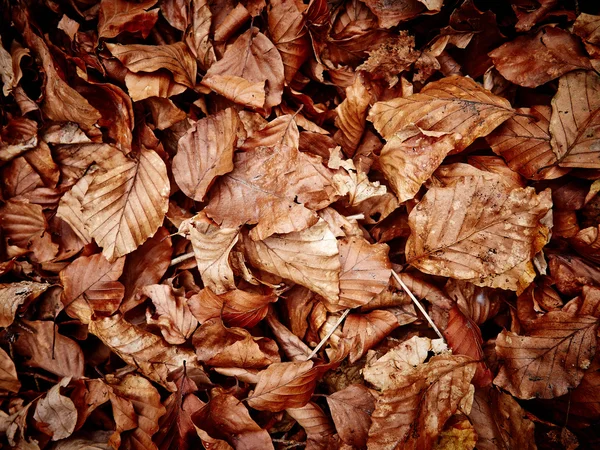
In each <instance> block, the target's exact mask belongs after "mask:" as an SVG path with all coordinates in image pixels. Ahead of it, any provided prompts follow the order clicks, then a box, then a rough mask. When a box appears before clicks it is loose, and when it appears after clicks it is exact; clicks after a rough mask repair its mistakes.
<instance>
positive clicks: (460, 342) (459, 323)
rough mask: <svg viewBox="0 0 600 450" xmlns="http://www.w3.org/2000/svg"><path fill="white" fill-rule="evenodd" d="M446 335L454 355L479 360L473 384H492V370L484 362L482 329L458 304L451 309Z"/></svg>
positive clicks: (478, 385) (480, 385) (481, 385)
mask: <svg viewBox="0 0 600 450" xmlns="http://www.w3.org/2000/svg"><path fill="white" fill-rule="evenodd" d="M444 337H445V338H446V341H447V342H448V347H450V348H451V349H452V353H453V354H454V355H465V356H469V357H471V358H472V359H473V360H475V361H478V362H479V364H477V371H476V372H475V376H474V377H473V380H472V382H473V385H475V386H477V387H483V386H488V385H489V384H491V382H492V372H491V371H490V369H488V367H487V366H486V364H485V362H484V354H483V349H482V347H481V346H482V344H483V338H482V337H481V330H480V329H479V327H478V326H477V324H476V323H475V322H474V321H473V320H471V319H469V318H468V317H467V316H466V315H465V314H464V313H463V312H462V311H461V310H460V309H459V308H458V306H457V305H454V307H453V308H452V309H450V311H449V315H448V325H446V328H445V329H444Z"/></svg>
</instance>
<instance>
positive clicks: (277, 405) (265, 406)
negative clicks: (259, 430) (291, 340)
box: [248, 361, 320, 412]
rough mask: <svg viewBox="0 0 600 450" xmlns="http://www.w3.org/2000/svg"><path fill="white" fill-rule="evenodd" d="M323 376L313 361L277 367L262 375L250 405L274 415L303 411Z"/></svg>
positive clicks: (274, 364)
mask: <svg viewBox="0 0 600 450" xmlns="http://www.w3.org/2000/svg"><path fill="white" fill-rule="evenodd" d="M319 375H320V370H319V367H313V363H312V361H303V362H282V363H273V364H271V365H270V366H269V367H267V368H266V369H265V370H263V371H262V372H260V373H259V375H258V383H257V384H256V387H255V388H254V391H253V392H252V393H251V394H250V396H249V397H248V405H250V406H251V407H252V408H254V409H258V410H260V411H273V412H276V411H283V410H284V409H287V408H301V407H302V406H304V405H306V404H307V403H308V401H309V400H310V398H311V396H312V394H313V391H314V390H315V386H316V384H317V378H318V377H319Z"/></svg>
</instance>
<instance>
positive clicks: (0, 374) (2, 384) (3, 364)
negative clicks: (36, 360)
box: [0, 348, 21, 393]
mask: <svg viewBox="0 0 600 450" xmlns="http://www.w3.org/2000/svg"><path fill="white" fill-rule="evenodd" d="M19 389H21V382H20V381H19V377H18V376H17V369H16V368H15V363H14V362H13V360H12V359H10V356H8V354H7V353H6V352H5V351H4V350H2V349H1V348H0V390H2V391H9V392H14V393H17V392H19Z"/></svg>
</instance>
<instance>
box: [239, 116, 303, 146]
mask: <svg viewBox="0 0 600 450" xmlns="http://www.w3.org/2000/svg"><path fill="white" fill-rule="evenodd" d="M299 141H300V133H299V132H298V126H297V125H296V120H295V117H294V116H293V115H291V114H285V115H283V116H279V117H278V118H277V119H274V120H272V121H271V122H269V123H268V124H266V125H265V126H263V127H261V128H260V129H259V130H255V131H252V132H250V135H249V136H248V139H246V140H245V141H244V143H243V144H242V146H241V147H240V149H242V150H252V149H254V148H256V147H276V146H287V147H291V148H295V149H298V148H299V146H300V142H299Z"/></svg>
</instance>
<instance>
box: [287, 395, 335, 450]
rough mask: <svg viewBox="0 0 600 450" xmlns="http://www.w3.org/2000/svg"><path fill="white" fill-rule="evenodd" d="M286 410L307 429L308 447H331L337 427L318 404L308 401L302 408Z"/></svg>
mask: <svg viewBox="0 0 600 450" xmlns="http://www.w3.org/2000/svg"><path fill="white" fill-rule="evenodd" d="M286 412H287V413H288V414H289V415H290V416H292V418H293V419H294V420H295V421H296V422H298V423H299V424H300V426H301V427H302V428H304V431H306V449H307V450H318V449H322V448H330V445H331V444H333V443H334V442H333V435H334V434H335V429H334V427H333V424H332V423H331V420H329V417H327V415H326V414H325V413H324V412H323V410H322V409H321V408H320V407H319V406H318V405H317V404H316V403H312V402H308V403H307V404H306V405H304V406H303V407H301V408H288V409H286Z"/></svg>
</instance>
